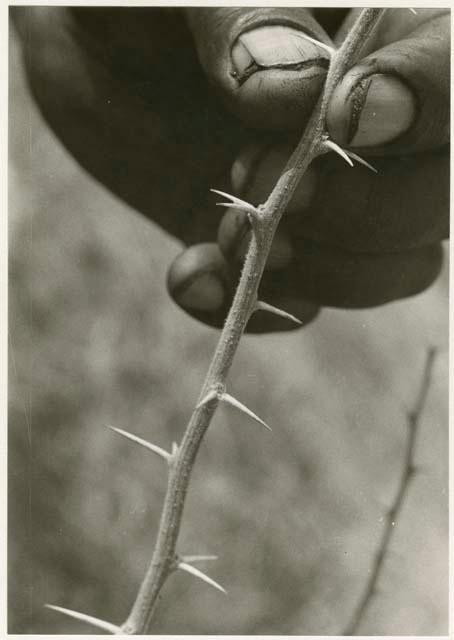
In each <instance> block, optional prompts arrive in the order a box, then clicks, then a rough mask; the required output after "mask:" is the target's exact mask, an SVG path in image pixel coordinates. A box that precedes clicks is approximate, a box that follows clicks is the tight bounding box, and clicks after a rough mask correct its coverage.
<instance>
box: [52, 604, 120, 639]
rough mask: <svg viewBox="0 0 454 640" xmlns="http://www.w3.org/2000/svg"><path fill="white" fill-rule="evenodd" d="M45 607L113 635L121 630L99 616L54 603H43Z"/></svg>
mask: <svg viewBox="0 0 454 640" xmlns="http://www.w3.org/2000/svg"><path fill="white" fill-rule="evenodd" d="M44 606H45V607H46V608H47V609H52V610H53V611H58V612H59V613H63V614H64V615H66V616H69V617H70V618H75V619H76V620H80V621H81V622H86V623H87V624H91V625H92V626H94V627H98V629H103V630H104V631H108V632H109V633H111V634H113V635H117V634H121V633H122V630H121V628H120V627H117V625H115V624H112V623H111V622H106V621H105V620H100V619H99V618H95V617H94V616H89V615H87V614H86V613H80V612H79V611H73V610H72V609H65V608H64V607H57V606H56V605H54V604H45V605H44Z"/></svg>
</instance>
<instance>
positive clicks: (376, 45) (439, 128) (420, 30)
mask: <svg viewBox="0 0 454 640" xmlns="http://www.w3.org/2000/svg"><path fill="white" fill-rule="evenodd" d="M350 19H351V18H348V20H350ZM367 53H368V55H367V56H366V57H364V58H363V59H362V60H361V61H360V62H358V64H356V65H355V66H354V67H353V68H352V69H351V70H350V71H349V72H348V73H347V74H346V75H345V77H344V78H343V80H342V82H341V83H340V84H339V86H338V87H337V88H336V90H335V92H334V94H333V97H332V99H331V103H330V106H329V109H328V116H327V124H328V129H329V132H330V134H331V136H332V137H333V139H335V140H336V141H337V142H338V143H339V144H343V145H350V146H353V147H364V148H367V150H368V151H369V152H372V151H373V152H374V153H383V152H386V153H402V152H409V151H413V150H421V149H431V148H436V147H438V146H440V145H443V144H445V143H447V142H448V140H449V113H450V108H449V96H450V15H449V11H448V12H446V10H445V11H442V10H426V9H418V12H417V15H416V16H414V15H412V14H411V13H410V12H409V11H408V10H406V9H405V10H404V9H399V10H390V11H388V12H387V13H386V14H385V18H384V19H383V21H382V22H381V23H380V24H379V26H378V28H377V30H376V32H375V33H374V36H373V38H372V39H371V42H370V44H369V46H368V50H367Z"/></svg>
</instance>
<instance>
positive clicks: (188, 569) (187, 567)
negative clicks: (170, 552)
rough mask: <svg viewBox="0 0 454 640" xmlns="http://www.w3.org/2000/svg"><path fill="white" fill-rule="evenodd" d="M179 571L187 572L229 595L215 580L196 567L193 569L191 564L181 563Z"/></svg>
mask: <svg viewBox="0 0 454 640" xmlns="http://www.w3.org/2000/svg"><path fill="white" fill-rule="evenodd" d="M178 569H182V570H183V571H186V572H187V573H191V574H192V575H193V576H195V577H196V578H200V580H203V581H204V582H206V583H207V584H210V585H211V586H212V587H214V588H215V589H218V590H219V591H222V593H227V591H226V590H225V589H224V588H223V587H221V585H220V584H218V583H217V582H216V581H215V580H213V579H212V578H209V577H208V576H207V575H205V574H204V573H202V571H199V570H198V569H196V568H195V567H193V566H192V565H190V564H187V563H186V562H179V563H178Z"/></svg>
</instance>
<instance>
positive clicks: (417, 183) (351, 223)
mask: <svg viewBox="0 0 454 640" xmlns="http://www.w3.org/2000/svg"><path fill="white" fill-rule="evenodd" d="M374 165H375V166H376V168H377V170H378V174H375V173H372V172H371V171H369V169H367V168H365V167H362V166H354V167H353V168H352V167H349V166H347V165H346V164H345V163H344V164H343V163H342V160H341V159H340V158H338V157H334V155H332V157H324V158H321V159H320V161H319V162H318V163H317V167H318V169H319V171H320V175H319V182H318V184H319V185H321V186H320V188H318V189H317V191H316V193H315V195H314V198H313V200H312V203H311V206H310V207H309V208H308V209H307V211H306V212H305V213H304V214H303V215H304V220H301V221H300V222H299V219H298V217H297V216H289V217H287V218H286V219H285V222H286V223H288V225H289V229H288V233H289V235H290V236H291V238H292V240H293V241H294V243H296V245H297V243H298V237H299V236H300V235H301V236H303V237H306V238H307V237H309V238H311V239H313V240H315V241H317V242H320V243H321V244H328V245H331V246H335V247H338V248H341V249H345V250H347V251H355V252H360V253H361V252H373V253H380V252H386V253H388V252H398V251H407V250H409V249H416V248H422V247H424V246H426V245H428V244H432V243H438V242H440V241H441V240H443V239H445V238H447V237H448V235H449V179H450V171H449V155H448V154H447V153H446V152H431V153H430V152H427V153H424V154H417V155H412V156H405V157H400V158H398V157H396V158H394V157H393V158H386V159H385V158H375V159H374Z"/></svg>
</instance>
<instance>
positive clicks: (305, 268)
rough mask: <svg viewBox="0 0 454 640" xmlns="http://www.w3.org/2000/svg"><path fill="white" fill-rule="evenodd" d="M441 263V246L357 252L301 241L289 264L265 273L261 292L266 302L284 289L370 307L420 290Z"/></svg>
mask: <svg viewBox="0 0 454 640" xmlns="http://www.w3.org/2000/svg"><path fill="white" fill-rule="evenodd" d="M441 264H442V250H441V247H440V245H431V246H429V247H424V248H422V249H415V250H411V251H406V252H399V253H394V254H364V253H363V254H358V253H351V252H346V251H341V250H337V249H334V248H329V247H322V246H321V245H319V244H317V243H315V242H312V241H309V240H305V241H304V242H303V241H300V243H299V252H298V253H297V254H295V259H294V261H293V263H292V265H291V266H290V267H289V268H288V269H286V270H284V271H276V272H273V273H272V274H270V273H266V274H265V275H264V278H263V281H262V284H261V288H260V291H261V295H262V296H263V297H266V299H268V300H269V301H270V303H271V304H274V303H273V299H274V298H275V297H277V296H279V295H280V292H281V291H282V290H283V289H285V291H286V294H287V296H288V297H289V298H291V297H293V298H295V299H304V300H310V301H311V302H313V303H315V304H319V305H322V306H332V307H341V308H367V307H374V306H378V305H382V304H385V303H387V302H391V301H393V300H400V299H402V298H406V297H409V296H413V295H415V294H417V293H420V292H421V291H423V290H424V289H426V288H427V287H428V286H429V285H430V284H432V282H433V281H434V280H435V278H436V277H437V276H438V274H439V272H440V268H441Z"/></svg>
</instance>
